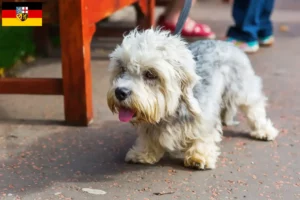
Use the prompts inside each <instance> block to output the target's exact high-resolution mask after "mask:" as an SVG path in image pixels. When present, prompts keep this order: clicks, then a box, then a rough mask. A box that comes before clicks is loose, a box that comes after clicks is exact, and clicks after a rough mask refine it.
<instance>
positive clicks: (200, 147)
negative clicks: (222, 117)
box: [184, 121, 222, 169]
mask: <svg viewBox="0 0 300 200" xmlns="http://www.w3.org/2000/svg"><path fill="white" fill-rule="evenodd" d="M204 124H205V123H204ZM209 127H210V126H209ZM209 130H211V131H209ZM199 133H202V134H201V135H199V136H198V139H194V140H192V141H191V143H190V146H189V147H188V148H187V150H186V151H185V157H184V166H185V167H192V168H196V169H214V168H216V163H217V160H218V157H219V155H220V148H219V147H218V146H217V143H218V142H220V141H221V140H222V126H221V122H220V121H219V122H217V123H216V124H215V126H214V127H213V128H212V127H210V128H208V127H205V126H201V128H200V130H199ZM205 133H208V134H205Z"/></svg>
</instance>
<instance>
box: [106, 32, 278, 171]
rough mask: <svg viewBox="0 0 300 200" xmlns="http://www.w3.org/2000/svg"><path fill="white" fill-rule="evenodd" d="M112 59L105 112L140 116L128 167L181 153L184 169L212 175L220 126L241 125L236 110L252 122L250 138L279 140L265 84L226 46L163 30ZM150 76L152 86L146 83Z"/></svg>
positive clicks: (134, 35) (136, 36) (134, 40)
mask: <svg viewBox="0 0 300 200" xmlns="http://www.w3.org/2000/svg"><path fill="white" fill-rule="evenodd" d="M110 58H111V62H110V65H109V69H110V71H111V73H112V74H111V87H110V89H109V91H108V96H107V99H108V105H109V107H110V109H111V110H112V111H113V112H116V113H117V112H118V111H119V109H120V108H122V107H126V108H130V109H132V110H134V111H135V112H136V117H134V118H133V119H132V120H131V122H132V123H133V124H134V125H135V126H136V127H137V129H138V132H139V136H138V138H137V141H136V143H135V145H134V146H133V147H132V148H131V149H130V150H129V152H128V153H127V155H126V159H125V160H126V161H132V162H136V163H137V162H138V163H149V164H153V163H156V162H158V161H159V160H160V159H161V158H162V156H163V155H164V153H165V152H168V153H171V154H173V155H177V154H184V164H185V166H187V167H196V168H197V169H212V168H215V167H216V162H217V159H218V156H219V154H220V151H219V147H218V145H217V144H218V143H219V142H220V141H221V138H222V122H223V123H225V124H227V125H229V124H236V122H234V120H233V118H234V116H235V115H236V112H237V110H238V108H241V110H242V111H243V112H244V113H245V115H246V116H247V118H248V121H249V125H250V128H251V129H252V132H251V134H250V135H251V136H253V137H255V138H258V139H266V140H273V139H275V137H276V136H277V134H278V131H277V130H276V129H275V128H274V127H273V125H272V123H271V121H270V120H269V119H267V117H266V112H265V101H266V98H265V96H264V94H263V93H262V84H261V79H260V78H259V77H258V76H256V75H255V73H254V71H253V69H252V67H251V64H250V61H249V59H248V58H247V56H246V55H245V54H244V53H243V52H241V51H240V50H239V49H237V48H235V47H234V46H232V45H230V44H229V43H226V42H222V41H210V40H208V41H198V42H195V43H192V44H190V45H188V44H187V43H186V42H185V41H183V39H182V38H180V37H179V36H174V35H171V34H170V33H169V32H167V31H161V30H160V29H148V30H145V31H140V32H139V31H137V30H134V31H132V32H130V33H129V34H128V35H126V36H124V39H123V42H122V44H121V45H120V46H117V48H116V49H115V50H114V51H113V52H112V54H111V55H110ZM149 70H150V71H151V72H154V74H156V75H157V77H156V78H155V79H148V78H147V76H145V73H147V71H149ZM119 87H122V88H127V89H128V90H130V91H131V92H132V93H131V95H130V96H129V97H128V98H126V99H125V100H124V101H119V100H118V99H117V98H116V96H115V89H116V88H119ZM221 113H222V117H221Z"/></svg>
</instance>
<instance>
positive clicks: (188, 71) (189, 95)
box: [179, 66, 201, 120]
mask: <svg viewBox="0 0 300 200" xmlns="http://www.w3.org/2000/svg"><path fill="white" fill-rule="evenodd" d="M179 75H180V84H181V90H182V96H181V99H182V101H183V102H184V103H185V104H186V106H187V109H188V110H189V111H190V113H191V114H192V115H193V116H194V117H195V119H196V120H200V114H201V109H200V106H199V103H198V102H197V99H196V98H195V97H194V93H193V88H194V87H195V85H196V83H197V82H198V81H199V80H200V77H199V76H198V75H197V74H196V72H195V70H194V69H193V68H192V67H186V68H185V67H184V66H183V67H181V70H180V74H179Z"/></svg>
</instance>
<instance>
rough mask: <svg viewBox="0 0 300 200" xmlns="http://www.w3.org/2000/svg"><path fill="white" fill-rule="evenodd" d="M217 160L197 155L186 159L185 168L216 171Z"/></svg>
mask: <svg viewBox="0 0 300 200" xmlns="http://www.w3.org/2000/svg"><path fill="white" fill-rule="evenodd" d="M216 162H217V159H216V158H214V157H208V156H204V155H202V154H200V153H195V154H193V155H192V156H191V157H188V158H185V159H184V166H185V167H190V168H194V169H200V170H205V169H215V168H216Z"/></svg>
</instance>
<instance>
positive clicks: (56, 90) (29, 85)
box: [0, 78, 63, 95]
mask: <svg viewBox="0 0 300 200" xmlns="http://www.w3.org/2000/svg"><path fill="white" fill-rule="evenodd" d="M0 94H43V95H62V94H63V86H62V79H60V78H0Z"/></svg>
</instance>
